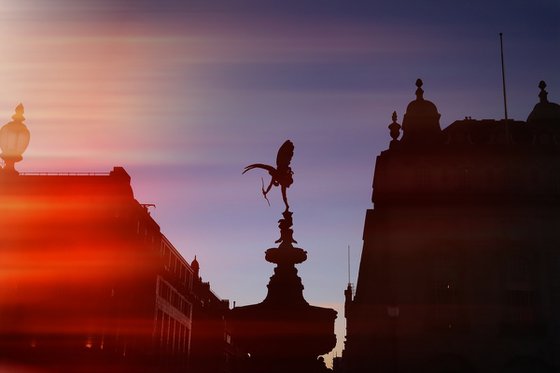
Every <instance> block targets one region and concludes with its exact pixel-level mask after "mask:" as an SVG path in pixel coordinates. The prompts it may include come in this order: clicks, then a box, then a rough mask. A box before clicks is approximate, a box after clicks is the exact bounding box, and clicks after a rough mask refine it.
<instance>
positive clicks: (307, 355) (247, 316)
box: [231, 211, 336, 373]
mask: <svg viewBox="0 0 560 373" xmlns="http://www.w3.org/2000/svg"><path fill="white" fill-rule="evenodd" d="M291 216H292V213H291V212H289V211H285V212H284V219H281V220H280V222H279V223H280V232H281V237H280V239H279V240H278V241H277V243H278V242H280V245H279V246H278V247H276V248H271V249H268V250H267V251H266V256H265V258H266V260H267V261H269V262H271V263H275V264H276V268H275V269H274V275H272V277H271V278H270V282H269V284H268V294H267V296H266V298H265V300H264V301H262V302H261V303H259V304H254V305H249V306H244V307H237V308H234V309H233V310H232V311H231V320H232V326H233V336H234V338H235V342H236V345H237V346H240V347H241V348H242V349H243V350H244V351H246V352H247V353H248V354H249V355H250V357H249V358H248V359H247V362H246V363H247V366H244V367H243V370H244V371H246V372H251V373H261V372H263V373H264V372H267V373H277V372H278V373H280V372H292V373H293V372H320V371H321V364H319V363H318V361H317V357H318V356H319V355H323V354H326V353H328V352H329V351H330V350H332V349H333V347H334V346H335V344H336V336H335V334H334V320H335V319H336V311H335V310H333V309H330V308H321V307H314V306H311V305H309V303H307V301H306V300H305V299H304V298H303V285H302V283H301V279H300V278H299V276H298V275H297V269H296V268H295V264H298V263H302V262H304V261H305V260H306V259H307V253H306V252H305V251H304V250H302V249H300V248H296V247H293V245H292V243H296V241H295V240H294V239H293V238H292V233H293V232H292V230H291V226H292V218H291Z"/></svg>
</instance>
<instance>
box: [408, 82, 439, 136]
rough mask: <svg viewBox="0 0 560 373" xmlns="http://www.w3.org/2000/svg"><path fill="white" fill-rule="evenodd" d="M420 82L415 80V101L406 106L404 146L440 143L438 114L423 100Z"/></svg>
mask: <svg viewBox="0 0 560 373" xmlns="http://www.w3.org/2000/svg"><path fill="white" fill-rule="evenodd" d="M422 85H423V83H422V80H421V79H418V80H416V87H418V88H417V89H416V100H414V101H412V102H411V103H410V104H408V106H407V108H406V113H405V114H404V117H403V124H402V127H403V138H402V142H403V143H405V144H410V145H412V144H414V145H424V144H425V145H428V144H436V143H439V142H441V139H442V136H441V128H440V126H439V118H440V116H441V115H440V114H439V113H438V110H437V107H436V105H434V104H433V103H432V102H430V101H428V100H424V90H423V89H422Z"/></svg>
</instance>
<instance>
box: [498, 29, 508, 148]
mask: <svg viewBox="0 0 560 373" xmlns="http://www.w3.org/2000/svg"><path fill="white" fill-rule="evenodd" d="M500 56H501V59H502V91H503V94H504V115H505V120H506V122H505V131H506V143H508V144H509V129H508V113H507V97H506V72H505V68H504V42H503V33H501V32H500Z"/></svg>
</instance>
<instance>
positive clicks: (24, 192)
mask: <svg viewBox="0 0 560 373" xmlns="http://www.w3.org/2000/svg"><path fill="white" fill-rule="evenodd" d="M0 217H1V228H0V263H1V267H0V279H1V281H0V371H10V372H18V371H19V369H24V368H25V369H33V370H32V371H33V372H35V371H38V372H179V371H180V372H209V370H207V369H202V367H201V366H203V364H201V361H203V362H206V361H208V360H209V357H211V358H212V361H213V365H212V370H211V371H212V372H229V371H230V369H229V366H228V361H229V360H230V356H229V353H230V351H232V349H231V345H230V343H231V340H230V339H228V340H226V334H227V325H226V323H225V320H224V316H225V315H226V314H227V312H228V311H229V302H228V301H222V300H220V299H219V298H218V297H217V296H215V295H214V294H213V293H212V292H211V289H210V285H209V284H208V283H204V282H202V279H201V278H200V276H199V274H198V271H199V265H198V262H196V261H195V262H193V266H191V265H190V264H189V263H188V262H187V261H186V260H185V259H184V258H183V257H182V256H181V255H180V254H179V252H178V251H177V250H176V249H175V248H174V246H173V245H172V244H171V243H170V242H169V241H168V240H167V239H166V238H165V236H164V235H163V234H162V233H161V231H160V227H159V225H158V224H157V223H156V222H155V221H154V219H153V218H152V217H151V216H150V214H149V212H148V206H147V205H142V204H140V203H138V202H137V201H136V199H135V198H134V195H133V192H132V188H131V186H130V176H129V175H128V174H127V173H126V171H125V170H124V169H123V168H120V167H115V168H114V169H113V171H111V172H110V173H106V174H19V175H18V174H17V173H7V172H2V173H0ZM23 371H27V370H23Z"/></svg>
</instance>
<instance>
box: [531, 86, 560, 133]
mask: <svg viewBox="0 0 560 373" xmlns="http://www.w3.org/2000/svg"><path fill="white" fill-rule="evenodd" d="M539 88H540V89H541V92H540V93H539V99H540V102H539V103H538V104H536V105H535V107H534V108H533V111H531V114H529V116H528V117H527V123H528V124H531V125H548V124H553V123H558V124H560V105H558V104H555V103H553V102H549V101H548V92H547V91H546V90H545V88H546V83H545V82H544V80H541V82H540V83H539Z"/></svg>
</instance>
